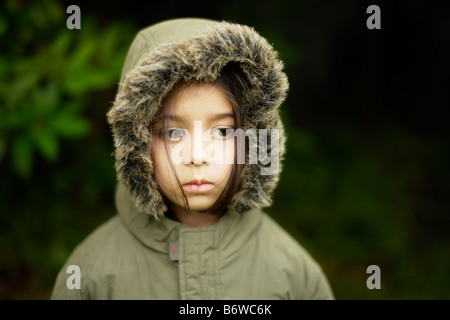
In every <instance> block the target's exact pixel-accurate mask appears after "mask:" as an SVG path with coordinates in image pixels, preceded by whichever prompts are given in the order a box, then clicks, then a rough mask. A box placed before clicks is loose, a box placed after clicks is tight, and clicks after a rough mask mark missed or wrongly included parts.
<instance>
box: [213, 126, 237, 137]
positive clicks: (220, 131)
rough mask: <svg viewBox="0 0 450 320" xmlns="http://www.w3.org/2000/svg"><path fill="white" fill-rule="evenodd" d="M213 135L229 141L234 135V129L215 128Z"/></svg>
mask: <svg viewBox="0 0 450 320" xmlns="http://www.w3.org/2000/svg"><path fill="white" fill-rule="evenodd" d="M211 135H212V136H213V137H215V138H220V139H227V138H228V137H230V136H232V135H233V128H214V129H212V130H211Z"/></svg>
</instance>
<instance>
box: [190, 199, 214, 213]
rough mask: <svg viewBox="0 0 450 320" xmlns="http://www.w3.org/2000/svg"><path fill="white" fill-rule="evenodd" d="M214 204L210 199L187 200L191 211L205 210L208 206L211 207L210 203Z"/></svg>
mask: <svg viewBox="0 0 450 320" xmlns="http://www.w3.org/2000/svg"><path fill="white" fill-rule="evenodd" d="M213 204H214V202H211V201H208V202H206V201H201V202H200V201H191V200H189V208H190V209H191V210H192V211H206V210H208V209H209V208H211V207H212V205H213Z"/></svg>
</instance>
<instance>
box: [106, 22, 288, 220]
mask: <svg viewBox="0 0 450 320" xmlns="http://www.w3.org/2000/svg"><path fill="white" fill-rule="evenodd" d="M229 63H235V64H238V65H239V67H240V68H241V69H242V71H243V73H244V75H245V76H246V78H247V79H246V80H247V82H248V84H249V88H250V94H249V95H248V96H246V97H245V98H244V100H245V103H243V105H242V107H241V116H242V120H243V121H242V123H243V126H242V129H243V130H244V131H245V130H246V129H248V128H253V129H256V130H259V129H266V130H267V132H269V133H270V132H271V131H270V130H271V129H278V134H279V143H278V147H277V148H270V147H268V148H267V150H266V151H267V152H268V154H271V155H273V154H275V153H276V154H277V157H278V159H279V161H280V165H278V166H277V168H276V170H275V171H274V172H272V173H271V174H261V169H263V168H264V167H267V165H264V164H263V163H260V162H258V163H256V164H253V163H250V164H249V163H248V162H247V165H246V168H245V170H244V175H243V178H242V181H241V184H240V188H239V190H238V192H237V193H236V194H235V195H234V197H233V199H232V200H231V202H230V204H229V206H228V210H229V211H232V212H236V213H243V212H245V211H248V210H249V209H252V208H258V207H265V206H269V205H270V204H271V194H272V192H273V190H274V188H275V187H276V184H277V182H278V179H279V174H280V172H281V160H282V159H283V155H284V145H285V133H284V129H283V125H282V123H281V119H280V116H279V106H280V105H281V103H282V102H283V101H284V99H285V96H286V92H287V90H288V81H287V77H286V75H285V74H284V72H283V63H282V62H281V61H280V60H279V58H278V54H277V52H276V51H275V50H274V49H273V48H272V46H271V45H270V44H269V43H268V42H267V40H266V39H265V38H263V37H262V36H260V35H259V34H258V33H257V32H256V31H255V30H254V29H253V28H251V27H248V26H243V25H239V24H235V23H229V22H217V21H212V20H206V19H175V20H169V21H164V22H161V23H158V24H155V25H152V26H150V27H148V28H145V29H143V30H141V31H140V32H139V33H138V34H137V36H136V37H135V39H134V41H133V43H132V44H131V47H130V49H129V52H128V55H127V58H126V61H125V64H124V67H123V71H122V76H121V81H120V84H119V90H118V93H117V96H116V98H115V101H114V104H113V106H112V107H111V109H110V110H109V112H108V114H107V118H108V123H109V124H110V125H111V128H112V132H113V137H114V144H115V159H116V164H115V168H116V171H117V176H118V180H119V182H120V183H121V184H123V186H124V188H123V189H124V190H126V192H127V193H129V195H130V196H131V198H132V199H133V202H134V204H135V206H136V208H137V209H138V211H140V212H142V213H146V214H148V215H151V216H153V217H155V218H159V217H162V216H163V215H164V212H166V211H167V207H166V204H165V203H164V200H163V197H162V195H161V193H160V192H159V190H158V186H157V183H156V180H155V179H154V176H153V163H152V159H151V156H150V152H149V150H151V144H152V137H151V133H150V131H149V129H148V128H149V125H150V123H151V122H152V120H153V118H154V116H155V115H156V113H157V111H158V110H159V108H160V106H161V103H162V101H163V99H164V98H165V97H166V96H167V95H168V94H169V92H170V91H171V90H172V88H174V86H175V85H176V84H177V83H179V82H189V81H205V82H214V81H215V80H216V79H217V78H218V77H219V76H220V73H221V70H222V68H223V67H224V66H226V65H227V64H229ZM269 141H270V140H269Z"/></svg>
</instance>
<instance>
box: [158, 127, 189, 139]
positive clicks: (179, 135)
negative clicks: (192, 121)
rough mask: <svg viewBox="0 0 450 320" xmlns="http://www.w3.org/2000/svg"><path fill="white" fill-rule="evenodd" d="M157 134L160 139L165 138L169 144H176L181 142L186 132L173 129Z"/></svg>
mask: <svg viewBox="0 0 450 320" xmlns="http://www.w3.org/2000/svg"><path fill="white" fill-rule="evenodd" d="M159 134H160V136H161V137H167V139H168V140H169V141H170V142H178V141H181V140H183V137H184V136H185V135H186V132H185V131H184V130H183V129H178V128H174V129H167V130H163V131H161V132H160V133H159Z"/></svg>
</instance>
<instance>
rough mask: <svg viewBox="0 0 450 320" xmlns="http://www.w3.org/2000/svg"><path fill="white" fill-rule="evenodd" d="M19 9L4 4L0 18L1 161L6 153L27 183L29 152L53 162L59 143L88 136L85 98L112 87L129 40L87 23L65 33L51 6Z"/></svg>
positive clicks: (114, 29)
mask: <svg viewBox="0 0 450 320" xmlns="http://www.w3.org/2000/svg"><path fill="white" fill-rule="evenodd" d="M38 3H39V4H38ZM20 4H21V2H18V1H6V2H5V3H4V4H3V10H2V11H1V16H0V21H1V26H0V43H1V44H0V49H1V52H2V56H1V58H0V83H1V86H0V106H1V108H0V160H2V158H3V157H5V154H7V153H8V154H10V156H11V157H10V159H9V160H10V162H11V164H12V167H13V169H14V170H15V172H16V174H17V175H18V176H20V177H22V178H29V177H30V176H31V175H32V170H33V167H32V165H33V157H34V154H35V153H39V154H40V155H41V156H42V157H43V158H44V159H45V160H46V161H48V162H49V163H55V162H56V161H57V160H58V157H59V152H60V148H59V146H60V143H61V141H62V140H63V139H79V138H81V137H84V136H86V135H87V134H88V133H89V132H90V128H91V123H90V121H89V120H88V119H87V118H86V117H85V116H84V115H83V111H84V110H85V108H86V107H87V105H88V104H87V100H88V97H89V93H90V92H92V91H95V90H100V89H104V88H109V87H110V86H111V84H112V83H114V82H115V81H117V77H118V74H119V73H120V69H121V65H122V63H123V57H124V48H125V47H126V46H123V40H127V39H124V38H126V37H124V32H123V26H121V25H119V24H116V25H114V26H111V27H109V28H107V29H104V30H98V29H97V28H96V26H95V24H94V23H93V21H92V20H91V19H89V18H88V17H87V18H85V17H83V32H77V31H76V30H74V31H72V32H69V31H68V29H67V28H66V27H65V19H66V17H65V15H64V12H65V10H64V8H62V7H61V6H60V5H58V3H57V2H54V1H44V2H34V5H33V4H30V5H28V4H27V7H26V10H24V8H23V5H24V3H23V2H22V7H21V5H20ZM4 161H5V160H4Z"/></svg>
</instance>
